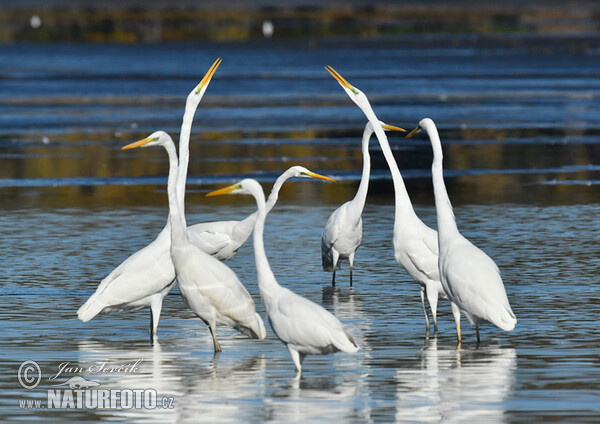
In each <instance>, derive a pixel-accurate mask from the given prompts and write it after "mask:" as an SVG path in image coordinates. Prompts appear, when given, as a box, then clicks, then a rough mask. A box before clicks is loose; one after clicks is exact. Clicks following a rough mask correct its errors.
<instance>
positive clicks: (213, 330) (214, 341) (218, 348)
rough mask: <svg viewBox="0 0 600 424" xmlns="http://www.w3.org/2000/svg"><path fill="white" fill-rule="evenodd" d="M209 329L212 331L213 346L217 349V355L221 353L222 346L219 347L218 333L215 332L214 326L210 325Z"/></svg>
mask: <svg viewBox="0 0 600 424" xmlns="http://www.w3.org/2000/svg"><path fill="white" fill-rule="evenodd" d="M208 328H209V329H210V335H211V336H212V338H213V345H214V347H215V353H219V352H221V345H219V341H218V340H217V332H216V331H215V328H214V324H209V325H208Z"/></svg>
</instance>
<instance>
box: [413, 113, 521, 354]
mask: <svg viewBox="0 0 600 424" xmlns="http://www.w3.org/2000/svg"><path fill="white" fill-rule="evenodd" d="M420 129H424V130H425V131H426V132H427V135H428V136H429V140H430V141H431V147H432V148H433V164H432V166H431V171H432V178H433V193H434V195H435V209H436V213H437V222H438V243H439V252H440V254H439V269H440V276H441V278H442V285H443V287H444V290H445V291H446V293H447V294H448V297H449V298H450V302H451V303H452V313H453V314H454V320H455V322H456V333H457V337H458V341H459V343H460V341H461V334H460V312H461V311H462V313H463V314H464V315H465V317H467V320H469V322H470V323H471V324H475V329H476V331H477V342H479V324H481V323H483V322H490V323H492V324H494V325H495V326H497V327H499V328H501V329H502V330H504V331H511V330H512V329H513V328H515V325H516V324H517V318H516V317H515V314H514V313H513V311H512V309H511V308H510V304H509V303H508V297H507V296H506V290H505V289H504V284H503V283H502V278H501V277H500V271H499V270H498V266H497V265H496V263H495V262H494V261H493V260H492V259H491V258H490V257H489V256H488V255H486V254H485V253H484V252H483V251H482V250H481V249H479V248H478V247H477V246H475V245H474V244H473V243H471V242H470V241H469V240H467V239H466V238H465V237H463V235H462V234H460V233H459V232H458V228H457V226H456V219H455V218H454V213H453V211H452V204H451V203H450V198H449V197H448V192H447V191H446V185H445V184H444V171H443V165H442V160H443V152H442V143H441V141H440V137H439V135H438V132H437V128H436V127H435V124H434V123H433V121H432V120H431V119H429V118H425V119H423V120H421V122H419V125H418V126H417V128H415V129H414V130H413V131H412V132H411V133H410V134H408V135H407V136H406V137H407V138H408V137H412V136H413V135H414V134H416V133H417V132H418V131H419V130H420Z"/></svg>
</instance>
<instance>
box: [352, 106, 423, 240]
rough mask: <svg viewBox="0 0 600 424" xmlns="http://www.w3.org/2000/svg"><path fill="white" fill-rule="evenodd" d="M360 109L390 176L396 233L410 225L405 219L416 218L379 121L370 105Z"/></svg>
mask: <svg viewBox="0 0 600 424" xmlns="http://www.w3.org/2000/svg"><path fill="white" fill-rule="evenodd" d="M361 109H362V111H363V112H364V114H365V115H366V117H367V119H368V120H369V122H371V125H373V129H374V131H375V135H376V136H377V139H378V140H379V146H381V151H382V152H383V156H384V157H385V160H386V162H387V164H388V167H389V168H390V172H391V174H392V181H393V182H394V194H395V203H396V217H395V222H394V230H395V231H398V230H400V229H401V227H402V226H403V225H410V221H409V219H407V218H410V217H416V216H417V215H416V214H415V211H414V210H413V207H412V203H411V201H410V197H409V196H408V191H406V186H405V185H404V180H403V179H402V175H401V174H400V169H399V168H398V164H397V163H396V159H395V158H394V154H393V153H392V149H391V148H390V144H389V142H388V139H387V136H386V135H385V131H384V130H383V127H382V126H381V123H380V121H379V119H377V116H375V112H373V109H372V108H371V105H368V108H367V107H365V108H361Z"/></svg>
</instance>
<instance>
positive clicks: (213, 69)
mask: <svg viewBox="0 0 600 424" xmlns="http://www.w3.org/2000/svg"><path fill="white" fill-rule="evenodd" d="M220 64H221V58H218V59H217V60H215V63H213V64H212V66H211V67H210V69H209V70H208V72H207V73H206V75H204V78H202V81H200V84H198V86H197V87H196V91H195V94H198V93H200V90H202V88H203V87H204V86H206V85H208V83H209V82H210V80H211V78H212V77H213V75H214V74H215V72H216V71H217V68H218V67H219V65H220Z"/></svg>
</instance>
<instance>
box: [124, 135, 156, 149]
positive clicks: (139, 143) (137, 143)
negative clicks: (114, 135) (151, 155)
mask: <svg viewBox="0 0 600 424" xmlns="http://www.w3.org/2000/svg"><path fill="white" fill-rule="evenodd" d="M150 141H151V140H150V138H149V137H146V138H144V139H142V140H139V141H135V142H133V143H130V144H128V145H127V146H123V147H121V150H126V149H135V148H136V147H142V146H145V145H146V144H148V143H150Z"/></svg>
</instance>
